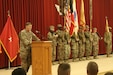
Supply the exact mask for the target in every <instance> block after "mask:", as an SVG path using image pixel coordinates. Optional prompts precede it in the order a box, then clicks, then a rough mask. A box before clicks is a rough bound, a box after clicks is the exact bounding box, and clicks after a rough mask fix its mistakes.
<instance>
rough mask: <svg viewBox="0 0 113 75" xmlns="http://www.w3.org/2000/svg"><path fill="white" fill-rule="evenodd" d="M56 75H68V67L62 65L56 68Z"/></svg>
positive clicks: (66, 64)
mask: <svg viewBox="0 0 113 75" xmlns="http://www.w3.org/2000/svg"><path fill="white" fill-rule="evenodd" d="M58 75H70V65H69V64H68V63H62V64H60V65H59V66H58Z"/></svg>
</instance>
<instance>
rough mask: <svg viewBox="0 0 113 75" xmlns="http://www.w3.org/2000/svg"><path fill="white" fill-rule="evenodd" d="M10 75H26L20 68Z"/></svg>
mask: <svg viewBox="0 0 113 75" xmlns="http://www.w3.org/2000/svg"><path fill="white" fill-rule="evenodd" d="M12 75H26V72H25V70H24V69H22V68H17V69H14V70H13V72H12Z"/></svg>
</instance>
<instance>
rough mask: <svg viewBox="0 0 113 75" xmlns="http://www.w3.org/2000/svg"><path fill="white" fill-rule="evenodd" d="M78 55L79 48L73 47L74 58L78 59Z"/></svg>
mask: <svg viewBox="0 0 113 75" xmlns="http://www.w3.org/2000/svg"><path fill="white" fill-rule="evenodd" d="M77 57H78V50H77V49H72V58H73V59H76V58H77Z"/></svg>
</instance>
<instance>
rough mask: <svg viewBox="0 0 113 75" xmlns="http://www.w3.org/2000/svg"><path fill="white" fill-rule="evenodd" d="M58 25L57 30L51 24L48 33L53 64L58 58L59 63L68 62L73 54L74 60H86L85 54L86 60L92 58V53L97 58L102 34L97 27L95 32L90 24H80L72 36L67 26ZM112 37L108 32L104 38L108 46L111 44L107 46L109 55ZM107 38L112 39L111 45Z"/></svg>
mask: <svg viewBox="0 0 113 75" xmlns="http://www.w3.org/2000/svg"><path fill="white" fill-rule="evenodd" d="M57 27H58V28H57V30H56V32H55V28H54V26H50V28H49V32H48V34H47V38H48V40H49V41H52V62H53V64H54V61H55V60H56V58H57V60H58V61H59V63H62V62H67V61H68V59H69V58H70V55H72V59H73V61H76V60H77V58H79V60H80V61H81V60H84V58H83V57H84V56H86V60H89V59H91V58H90V56H91V54H93V57H94V59H96V58H97V56H98V51H99V39H101V36H99V34H98V33H97V28H93V32H91V31H90V28H89V26H88V25H86V26H85V28H84V26H79V30H78V33H77V34H76V33H73V35H72V36H70V34H69V32H67V31H66V28H63V26H62V25H61V24H58V25H57ZM109 35H110V36H109ZM106 36H107V37H106ZM110 37H112V34H111V33H107V32H106V33H105V35H104V40H105V43H106V46H109V45H110V49H108V48H109V47H107V50H108V51H107V56H109V54H110V53H111V50H112V47H111V46H112V38H110ZM107 39H111V40H110V41H109V42H111V43H110V44H109V45H108V44H107V43H108V41H107ZM71 52H72V54H71Z"/></svg>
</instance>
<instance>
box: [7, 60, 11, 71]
mask: <svg viewBox="0 0 113 75" xmlns="http://www.w3.org/2000/svg"><path fill="white" fill-rule="evenodd" d="M10 65H11V64H10V60H9V61H8V69H10V68H11V67H10Z"/></svg>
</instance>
